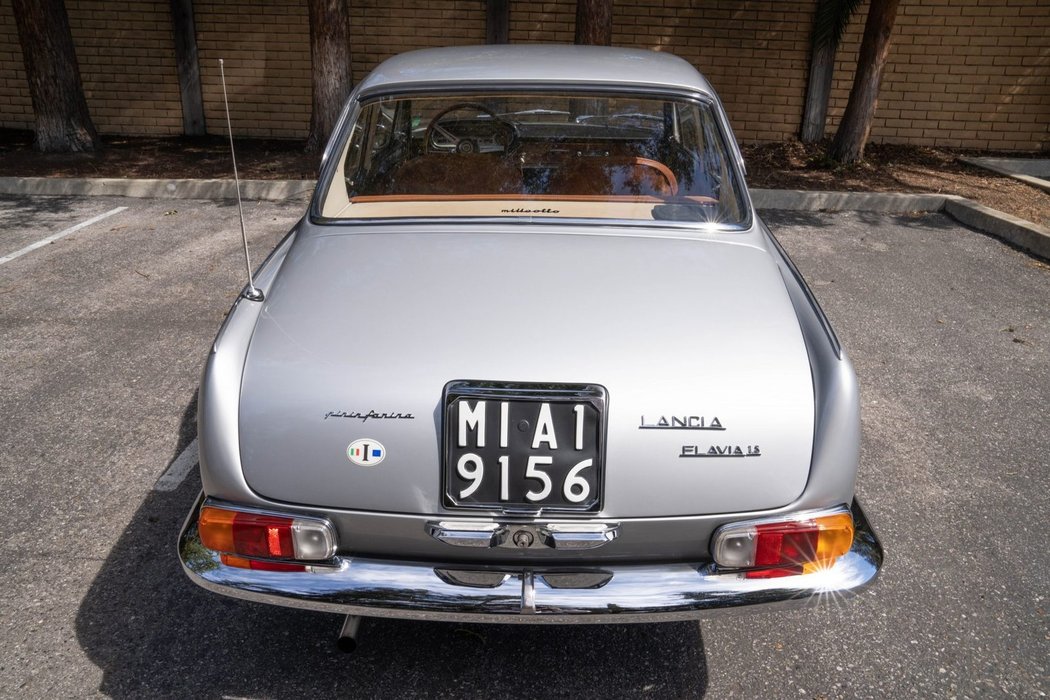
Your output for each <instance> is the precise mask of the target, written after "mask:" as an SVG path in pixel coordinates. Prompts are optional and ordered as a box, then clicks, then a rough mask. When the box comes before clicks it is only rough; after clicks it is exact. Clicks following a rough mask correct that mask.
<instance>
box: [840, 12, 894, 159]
mask: <svg viewBox="0 0 1050 700" xmlns="http://www.w3.org/2000/svg"><path fill="white" fill-rule="evenodd" d="M899 4H900V0H871V7H870V8H868V19H867V22H865V24H864V38H863V39H862V40H861V43H860V55H859V56H858V58H857V72H856V74H855V75H854V78H853V89H852V90H850V93H849V102H847V103H846V112H845V114H843V115H842V123H841V124H839V129H838V131H837V132H836V133H835V140H834V141H833V142H832V144H831V150H830V152H829V153H828V155H829V156H830V157H831V158H832V159H834V160H837V161H839V162H840V163H856V162H857V161H859V160H860V159H861V158H863V157H864V146H865V145H866V144H867V142H868V136H869V135H870V133H871V122H872V119H874V117H875V109H876V107H877V106H878V101H879V85H880V84H881V83H882V72H883V69H884V68H885V67H886V59H887V58H888V57H889V54H890V40H891V38H892V33H893V23H894V21H895V20H896V19H897V6H898V5H899Z"/></svg>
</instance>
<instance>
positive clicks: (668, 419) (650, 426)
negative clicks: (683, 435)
mask: <svg viewBox="0 0 1050 700" xmlns="http://www.w3.org/2000/svg"><path fill="white" fill-rule="evenodd" d="M638 429H639V430H725V428H723V427H722V422H721V421H720V420H718V416H711V417H710V418H708V417H706V416H660V417H658V418H649V419H648V420H646V418H645V416H642V419H641V421H640V422H639V424H638Z"/></svg>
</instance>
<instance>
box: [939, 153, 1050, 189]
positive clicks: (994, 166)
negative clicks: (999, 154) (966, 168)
mask: <svg viewBox="0 0 1050 700" xmlns="http://www.w3.org/2000/svg"><path fill="white" fill-rule="evenodd" d="M959 160H961V161H962V162H963V163H966V164H968V165H974V166H977V167H978V168H984V169H985V170H991V171H992V172H993V173H999V174H1000V175H1006V176H1007V177H1012V178H1013V179H1015V180H1017V181H1019V182H1023V183H1025V184H1026V185H1031V186H1032V187H1038V188H1039V189H1041V190H1043V191H1044V192H1050V180H1048V179H1047V178H1045V177H1039V176H1038V175H1034V174H1033V173H1031V172H1023V171H1022V170H1018V164H1020V166H1021V167H1023V166H1024V162H1023V161H1022V160H1021V159H1016V158H959ZM1035 162H1039V163H1046V160H1043V159H1037V160H1036V161H1035Z"/></svg>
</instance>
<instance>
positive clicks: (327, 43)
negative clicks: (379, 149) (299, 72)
mask: <svg viewBox="0 0 1050 700" xmlns="http://www.w3.org/2000/svg"><path fill="white" fill-rule="evenodd" d="M306 4H307V7H308V9H309V13H310V59H311V60H312V62H313V69H312V76H313V80H312V82H313V111H312V112H311V115H310V133H309V135H308V136H307V137H306V150H307V151H310V152H316V151H319V150H321V148H323V147H324V144H325V142H326V141H327V140H328V137H329V136H330V135H331V133H332V129H333V128H335V123H336V121H337V120H338V119H339V112H340V110H341V109H342V107H343V102H344V101H345V100H346V98H347V96H348V95H349V94H350V88H351V87H352V86H353V79H352V76H351V72H350V71H351V68H350V12H349V10H348V9H347V6H346V0H307V3H306Z"/></svg>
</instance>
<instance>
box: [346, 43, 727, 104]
mask: <svg viewBox="0 0 1050 700" xmlns="http://www.w3.org/2000/svg"><path fill="white" fill-rule="evenodd" d="M537 83H543V84H550V83H564V84H566V85H581V84H591V85H620V86H625V85H626V86H639V87H641V86H645V87H661V88H672V89H682V90H688V91H692V92H702V93H706V94H709V95H713V94H714V91H713V90H712V89H711V86H710V84H709V83H708V82H707V80H706V79H704V77H703V76H702V75H700V73H699V72H698V71H697V70H696V69H695V68H693V66H692V65H691V64H689V63H688V62H687V61H685V60H683V59H681V58H678V57H677V56H674V55H672V54H669V53H661V52H657V51H646V50H643V49H625V48H613V47H607V46H575V45H572V44H487V45H482V46H457V47H448V48H439V49H423V50H421V51H410V52H408V53H403V54H399V55H397V56H394V57H393V58H390V59H388V60H386V61H384V62H383V63H381V64H379V66H377V67H376V68H375V70H373V71H372V72H371V73H369V75H368V77H366V78H365V79H364V80H363V81H362V82H361V84H360V86H359V88H360V91H361V93H362V94H364V93H374V92H384V91H388V90H395V89H398V88H406V87H409V86H411V87H421V88H425V87H437V86H440V85H445V86H447V85H449V84H456V85H470V84H484V85H487V86H491V85H494V84H495V85H498V84H508V85H522V84H537Z"/></svg>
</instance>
